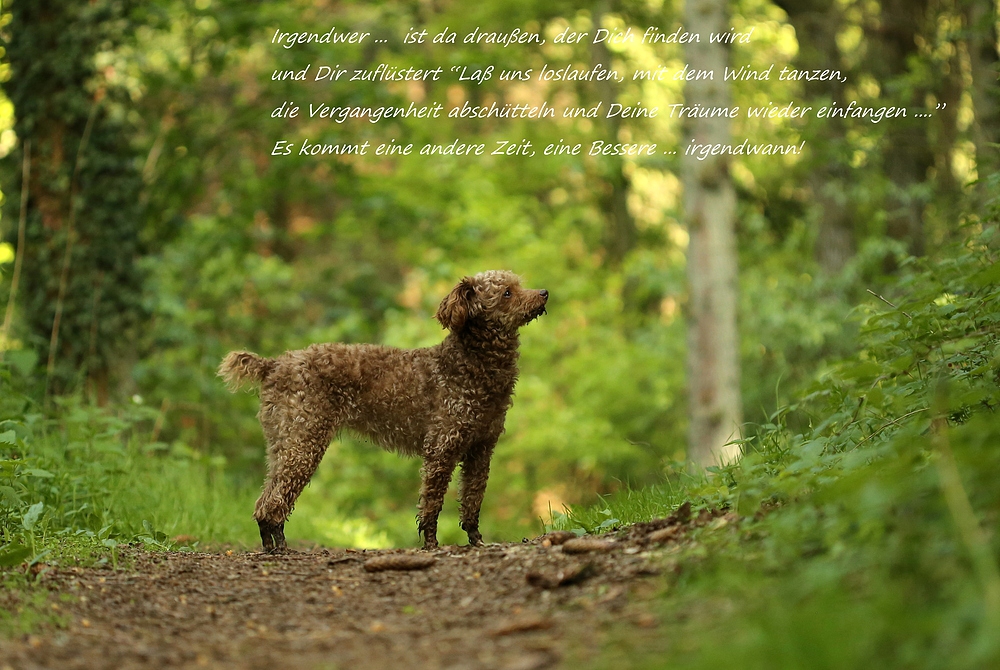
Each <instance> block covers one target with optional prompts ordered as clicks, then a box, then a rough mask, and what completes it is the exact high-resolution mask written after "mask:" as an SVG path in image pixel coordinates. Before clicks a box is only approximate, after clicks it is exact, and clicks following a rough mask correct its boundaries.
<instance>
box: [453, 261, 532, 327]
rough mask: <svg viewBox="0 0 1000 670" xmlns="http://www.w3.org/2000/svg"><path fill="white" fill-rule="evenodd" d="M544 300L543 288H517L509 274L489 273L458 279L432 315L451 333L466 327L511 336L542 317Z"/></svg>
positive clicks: (514, 276)
mask: <svg viewBox="0 0 1000 670" xmlns="http://www.w3.org/2000/svg"><path fill="white" fill-rule="evenodd" d="M548 301H549V292H548V291H546V290H545V289H540V290H536V289H527V288H521V279H520V278H519V277H518V276H517V275H516V274H514V273H513V272H507V271H506V270H491V271H489V272H480V273H479V274H477V275H476V276H474V277H465V278H464V279H462V281H460V282H459V283H458V286H456V287H455V288H454V289H452V291H451V293H449V294H448V295H447V296H446V297H445V299H444V300H442V301H441V305H440V307H438V311H437V314H436V315H435V316H436V318H437V320H438V321H440V322H441V325H442V326H444V327H445V328H447V329H449V330H450V331H452V332H453V333H457V332H459V331H461V330H462V329H463V328H465V327H466V326H469V325H476V326H480V327H484V328H487V329H490V330H494V331H501V332H507V333H512V332H516V331H517V329H518V328H520V327H521V326H523V325H525V324H527V323H529V322H530V321H533V320H534V319H536V318H538V317H539V316H541V315H542V314H544V313H545V303H547V302H548Z"/></svg>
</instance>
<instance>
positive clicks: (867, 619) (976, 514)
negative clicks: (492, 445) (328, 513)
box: [560, 228, 1000, 668]
mask: <svg viewBox="0 0 1000 670" xmlns="http://www.w3.org/2000/svg"><path fill="white" fill-rule="evenodd" d="M998 249H1000V237H998V234H997V230H996V228H986V229H985V230H983V231H981V232H974V233H973V234H972V235H971V236H970V238H969V240H968V241H967V242H966V243H964V244H963V245H962V246H961V247H959V248H957V249H952V250H951V251H950V252H949V253H945V254H943V257H942V258H941V259H939V260H937V261H930V260H924V261H917V260H912V259H911V260H909V261H908V262H907V269H906V271H905V272H904V274H903V275H902V276H901V278H900V280H899V281H898V282H897V283H896V284H895V285H894V286H893V287H892V291H891V295H886V296H885V297H881V296H873V297H872V299H871V300H870V301H868V302H866V303H865V304H864V305H862V306H860V307H859V308H858V309H857V316H858V318H859V320H860V334H859V347H858V351H857V353H856V354H855V355H853V356H851V357H850V358H848V359H846V360H843V361H841V362H840V363H838V364H836V365H834V366H832V367H831V368H830V369H829V370H828V371H826V372H825V373H824V374H823V375H822V376H821V377H820V378H819V379H818V380H817V381H816V382H815V384H814V385H813V386H812V388H811V389H809V391H808V392H807V393H806V394H804V396H803V397H802V398H801V400H800V401H799V402H797V403H795V404H794V405H791V406H787V407H783V408H781V409H780V410H778V411H777V412H775V413H774V414H773V415H772V416H771V420H770V423H768V424H766V425H763V426H760V427H759V432H758V434H757V436H756V437H754V438H752V439H750V440H748V441H747V442H746V444H745V452H746V453H745V456H744V458H743V460H742V461H741V462H740V463H738V464H735V465H732V466H729V467H726V468H722V469H717V470H715V471H714V472H713V473H710V476H709V477H705V478H699V477H693V478H684V477H675V479H676V481H675V485H674V486H673V487H672V488H668V489H666V491H665V492H661V493H657V492H656V491H650V492H640V493H631V494H629V495H628V496H626V495H620V496H618V497H616V498H614V499H612V500H609V501H606V503H605V504H604V505H602V506H598V507H597V508H591V509H583V510H577V509H574V510H572V511H571V513H570V514H569V516H568V517H567V518H565V519H562V520H560V523H561V524H562V525H564V526H568V527H575V526H579V527H583V528H586V529H587V530H594V529H595V521H597V520H598V519H599V518H600V517H601V516H604V518H606V519H607V518H615V519H621V520H623V521H632V520H641V518H643V517H646V518H648V515H649V514H656V515H661V514H662V512H663V511H669V510H670V509H672V508H673V507H675V506H676V505H677V504H679V503H680V502H681V501H682V500H685V499H689V500H692V501H693V502H695V503H697V504H698V505H701V506H705V507H709V506H727V507H729V508H731V509H732V510H734V511H736V512H738V515H739V517H741V518H742V522H741V523H740V524H738V525H737V526H735V527H733V526H732V525H730V526H729V527H725V528H722V529H718V528H717V529H714V530H710V529H702V530H700V531H697V532H696V533H695V541H696V544H695V545H694V547H693V548H690V549H688V554H687V556H686V558H685V560H684V561H683V564H684V565H685V566H690V567H691V569H689V570H685V571H684V572H683V573H682V574H681V576H680V577H679V578H678V579H677V583H676V584H675V587H676V588H674V589H672V590H671V597H670V598H669V599H664V600H663V601H662V605H661V606H662V609H663V613H664V616H665V617H666V620H667V621H669V622H670V625H671V626H677V627H679V628H680V630H679V631H674V634H672V635H671V636H670V639H664V640H661V641H659V642H658V643H657V644H656V645H654V646H655V647H656V653H657V657H656V658H655V659H653V658H650V657H647V658H645V659H644V660H641V659H640V660H637V659H634V658H633V659H632V662H633V663H634V664H636V665H640V666H642V665H644V664H645V665H648V667H661V666H662V665H663V663H664V662H665V661H664V659H663V657H662V656H661V655H662V654H664V653H665V654H667V658H669V659H670V663H671V667H698V668H701V667H705V668H708V667H718V666H719V665H721V664H723V663H725V664H736V665H738V666H739V667H749V668H798V667H885V668H887V667H906V668H911V667H912V668H938V667H953V668H981V667H988V666H993V665H995V664H996V663H997V662H998V661H1000V572H998V569H997V562H998V558H1000V538H998V537H997V536H996V533H995V532H990V530H988V529H996V528H997V525H998V522H1000V489H998V488H997V486H996V482H997V481H998V480H1000V449H998V448H997V445H998V444H1000V416H998V414H997V407H998V405H1000V264H998V263H997V261H998V258H997V256H998ZM889 303H892V304H891V305H890V304H889ZM793 417H794V418H795V421H790V420H789V419H790V418H793ZM791 425H803V426H805V429H803V430H794V429H792V428H789V426H791ZM635 501H639V502H641V504H642V505H643V506H644V509H641V510H638V509H637V504H636V502H635ZM657 501H658V503H659V504H657ZM637 512H638V513H637ZM613 525H614V524H608V526H609V527H610V526H613ZM600 527H601V525H600V524H598V525H596V528H600ZM862 622H864V623H863V624H862ZM723 632H724V633H725V635H724V638H725V640H726V642H725V643H724V644H720V643H719V640H720V636H721V635H722V634H723ZM680 638H683V640H684V641H683V642H677V641H676V640H677V639H680ZM671 640H674V641H671ZM618 660H620V659H618Z"/></svg>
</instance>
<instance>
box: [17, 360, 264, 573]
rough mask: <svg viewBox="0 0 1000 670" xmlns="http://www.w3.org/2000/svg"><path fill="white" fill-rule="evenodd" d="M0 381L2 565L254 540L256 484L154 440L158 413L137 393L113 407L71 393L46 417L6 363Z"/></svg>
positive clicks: (208, 460)
mask: <svg viewBox="0 0 1000 670" xmlns="http://www.w3.org/2000/svg"><path fill="white" fill-rule="evenodd" d="M12 376H14V379H13V380H12ZM2 383H3V388H2V389H0V400H2V416H3V417H4V418H3V419H2V420H0V566H2V567H12V566H17V565H20V564H21V563H24V562H27V563H35V562H39V561H42V560H43V559H44V561H45V562H47V563H52V562H53V561H54V560H55V559H56V558H57V557H58V556H60V555H64V556H65V559H66V560H70V561H75V560H86V557H87V556H88V555H90V554H91V553H93V552H97V554H98V555H101V554H105V555H108V554H109V553H110V557H111V559H112V560H116V556H117V555H116V553H115V549H116V547H117V546H118V544H120V543H122V542H142V543H144V544H145V545H146V546H147V547H150V548H174V547H179V546H188V545H192V544H197V543H198V542H199V540H202V539H210V540H211V541H213V542H217V543H218V542H228V543H239V544H250V543H252V542H255V541H256V538H255V535H254V532H255V527H254V524H253V523H252V520H251V519H250V516H249V513H248V512H247V510H248V509H250V507H251V506H252V502H253V495H254V492H253V490H249V489H243V488H239V487H237V486H235V485H234V484H232V483H231V481H230V479H229V478H228V477H227V476H226V475H225V473H224V470H223V466H224V462H223V461H222V460H221V459H219V458H214V459H213V458H209V457H207V456H204V455H202V454H200V453H198V452H195V451H194V450H192V449H190V448H188V447H186V446H185V445H184V444H183V443H180V442H177V443H174V444H172V445H168V444H164V443H162V442H155V441H150V439H149V437H150V428H151V426H152V425H154V424H155V421H156V419H157V414H158V412H157V411H155V410H151V409H149V408H147V407H145V406H143V405H141V404H139V402H138V401H139V400H140V399H139V398H138V397H137V398H136V402H134V403H133V404H132V405H131V406H125V407H122V408H121V409H120V410H118V411H116V412H111V411H108V410H102V409H99V408H95V407H91V406H89V405H87V404H85V403H83V402H82V401H81V400H80V398H79V397H78V396H66V397H63V398H61V399H59V401H58V402H59V407H58V410H57V412H56V414H55V415H54V416H53V417H47V416H46V415H44V414H42V413H40V412H37V411H36V408H35V407H34V405H33V404H32V403H31V402H30V401H29V400H28V399H27V398H26V397H25V396H23V395H21V394H20V393H19V392H18V391H17V390H16V389H17V386H19V385H22V384H23V381H20V382H19V381H18V380H17V378H16V375H12V373H11V371H10V370H4V371H3V379H2ZM75 549H79V551H76V550H75ZM80 552H82V554H81V553H80Z"/></svg>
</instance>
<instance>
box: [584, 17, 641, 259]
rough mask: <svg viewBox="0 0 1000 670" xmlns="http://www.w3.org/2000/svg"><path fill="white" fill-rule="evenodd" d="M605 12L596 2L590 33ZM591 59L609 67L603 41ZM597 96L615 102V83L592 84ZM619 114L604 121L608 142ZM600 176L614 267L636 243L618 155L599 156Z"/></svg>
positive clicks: (626, 184) (607, 104)
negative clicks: (602, 179) (602, 183)
mask: <svg viewBox="0 0 1000 670" xmlns="http://www.w3.org/2000/svg"><path fill="white" fill-rule="evenodd" d="M608 11H609V7H608V3H606V2H600V3H598V4H597V6H596V7H594V28H593V29H594V32H595V33H596V32H597V30H598V29H599V28H600V27H601V23H602V19H603V18H604V15H605V14H607V13H608ZM591 62H592V64H594V65H597V64H601V65H603V66H604V67H605V68H607V69H609V70H610V69H611V52H610V51H608V47H607V45H606V44H605V43H604V42H597V43H596V44H594V45H593V47H592V48H591ZM594 88H595V90H596V92H597V98H598V99H599V100H600V101H601V102H603V103H604V104H603V105H602V107H601V108H602V109H603V110H605V113H606V111H607V109H608V108H609V107H610V106H611V105H612V104H613V103H615V102H617V101H618V86H617V84H615V82H614V81H612V80H610V79H605V80H603V81H598V82H595V83H594ZM621 127H622V122H621V117H619V116H615V117H612V118H610V119H607V118H606V119H605V120H604V133H605V137H606V138H607V139H608V141H610V142H618V141H620V140H619V138H618V134H619V132H620V131H621ZM601 165H602V167H603V170H602V173H603V174H602V177H603V178H604V192H603V193H602V194H601V198H600V202H601V210H602V211H604V213H605V216H606V217H607V226H606V228H605V233H604V249H605V251H606V252H607V259H608V263H609V265H610V266H611V267H618V266H619V265H620V264H621V262H622V260H623V259H624V258H625V254H627V253H628V252H629V251H631V250H632V248H633V247H634V246H635V243H636V236H637V235H636V228H635V221H634V220H633V219H632V214H631V213H630V212H629V211H628V193H629V187H630V184H629V179H628V176H627V175H626V174H625V170H624V168H625V161H624V160H622V158H621V156H606V157H602V158H601Z"/></svg>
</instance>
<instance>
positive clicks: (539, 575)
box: [525, 563, 596, 589]
mask: <svg viewBox="0 0 1000 670" xmlns="http://www.w3.org/2000/svg"><path fill="white" fill-rule="evenodd" d="M595 572H596V570H595V568H594V564H593V563H584V564H583V565H570V566H567V567H565V568H562V569H559V570H556V571H551V572H541V571H538V570H532V571H531V572H529V573H528V574H526V575H525V579H527V580H528V583H529V584H531V585H532V586H538V587H540V588H543V589H554V588H557V587H559V586H569V585H570V584H578V583H579V582H582V581H583V580H585V579H587V578H588V577H590V576H591V575H593V574H594V573H595Z"/></svg>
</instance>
